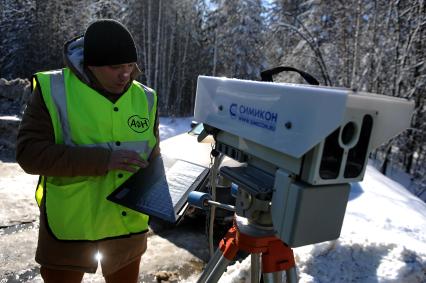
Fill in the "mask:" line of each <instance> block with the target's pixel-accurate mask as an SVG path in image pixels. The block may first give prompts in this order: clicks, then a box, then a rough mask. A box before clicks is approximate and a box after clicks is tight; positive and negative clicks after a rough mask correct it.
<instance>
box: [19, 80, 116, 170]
mask: <svg viewBox="0 0 426 283" xmlns="http://www.w3.org/2000/svg"><path fill="white" fill-rule="evenodd" d="M109 157H110V151H109V150H108V149H104V148H86V147H78V146H67V145H63V144H55V137H54V131H53V125H52V121H51V119H50V115H49V112H48V110H47V107H46V104H45V103H44V100H43V96H42V95H41V92H40V89H39V88H38V86H37V87H36V88H35V89H34V91H33V94H32V97H31V99H30V101H29V102H28V105H27V108H26V109H25V112H24V115H23V117H22V121H21V124H20V126H19V132H18V137H17V143H16V161H17V162H18V163H19V165H20V166H21V167H22V169H24V171H25V172H27V173H29V174H37V175H44V176H62V177H68V176H69V177H72V176H101V175H104V174H106V173H107V171H108V169H107V168H108V161H109Z"/></svg>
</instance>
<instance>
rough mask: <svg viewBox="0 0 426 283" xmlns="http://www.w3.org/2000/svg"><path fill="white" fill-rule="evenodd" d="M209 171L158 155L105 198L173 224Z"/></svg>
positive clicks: (202, 183) (192, 164) (186, 162)
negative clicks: (191, 193) (190, 194)
mask: <svg viewBox="0 0 426 283" xmlns="http://www.w3.org/2000/svg"><path fill="white" fill-rule="evenodd" d="M208 172H209V169H208V168H206V167H203V166H200V165H197V164H194V163H191V162H188V161H184V160H180V159H170V158H167V157H164V156H158V157H156V158H155V159H153V160H152V161H151V162H150V163H149V165H148V167H146V168H141V169H140V170H139V171H138V172H136V173H135V174H133V175H132V176H131V177H130V178H129V179H128V180H127V181H126V182H124V183H123V184H122V185H121V186H120V187H118V188H117V189H116V190H114V192H112V193H111V194H110V195H109V196H108V197H107V199H108V200H109V201H112V202H114V203H117V204H120V205H123V206H125V207H127V208H130V209H133V210H135V211H138V212H142V213H144V214H147V215H150V216H154V217H158V218H160V219H163V220H166V221H168V222H171V223H176V222H177V221H178V220H179V218H180V217H181V216H182V214H183V213H182V210H184V209H185V208H186V206H187V205H186V204H187V198H188V194H189V193H190V192H191V191H194V190H198V189H199V188H200V187H201V186H202V185H204V181H205V180H206V179H207V175H208Z"/></svg>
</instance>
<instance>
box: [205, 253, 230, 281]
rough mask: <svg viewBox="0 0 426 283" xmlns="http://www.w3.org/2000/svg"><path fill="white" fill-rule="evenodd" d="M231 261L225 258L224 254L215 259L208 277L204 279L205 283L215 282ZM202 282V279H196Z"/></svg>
mask: <svg viewBox="0 0 426 283" xmlns="http://www.w3.org/2000/svg"><path fill="white" fill-rule="evenodd" d="M230 262H231V261H230V260H229V259H227V258H226V257H225V256H223V255H222V256H221V257H220V259H219V260H218V261H217V264H216V265H215V266H214V268H213V269H212V270H211V271H210V273H209V274H208V277H207V279H206V281H203V283H204V282H206V283H216V282H217V281H219V279H220V277H222V274H223V272H225V270H226V267H228V265H229V263H230ZM198 282H200V283H201V282H202V281H198Z"/></svg>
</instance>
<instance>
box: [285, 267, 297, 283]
mask: <svg viewBox="0 0 426 283" xmlns="http://www.w3.org/2000/svg"><path fill="white" fill-rule="evenodd" d="M286 275H287V283H297V272H296V267H292V268H290V269H289V270H286Z"/></svg>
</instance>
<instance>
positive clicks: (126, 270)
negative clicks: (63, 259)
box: [40, 257, 141, 283]
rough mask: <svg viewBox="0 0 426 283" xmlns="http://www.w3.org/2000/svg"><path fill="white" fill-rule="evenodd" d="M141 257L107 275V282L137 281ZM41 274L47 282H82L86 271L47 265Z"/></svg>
mask: <svg viewBox="0 0 426 283" xmlns="http://www.w3.org/2000/svg"><path fill="white" fill-rule="evenodd" d="M140 261H141V258H140V257H139V258H138V259H136V260H135V261H133V262H131V263H129V264H128V265H126V266H124V267H122V268H121V269H119V270H117V271H116V272H114V273H112V274H109V275H107V276H105V282H106V283H122V282H126V283H137V282H138V275H139V264H140ZM40 274H41V277H42V278H43V280H44V282H45V283H80V282H81V280H82V279H83V276H84V272H82V271H75V270H58V269H51V268H47V267H45V266H42V267H41V268H40Z"/></svg>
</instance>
